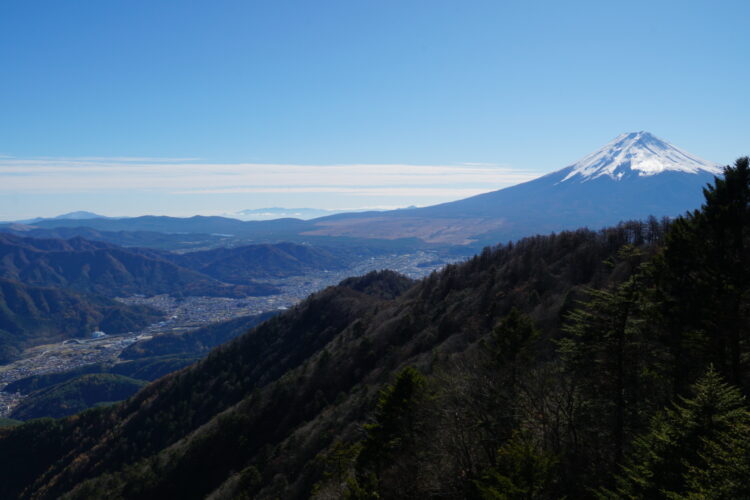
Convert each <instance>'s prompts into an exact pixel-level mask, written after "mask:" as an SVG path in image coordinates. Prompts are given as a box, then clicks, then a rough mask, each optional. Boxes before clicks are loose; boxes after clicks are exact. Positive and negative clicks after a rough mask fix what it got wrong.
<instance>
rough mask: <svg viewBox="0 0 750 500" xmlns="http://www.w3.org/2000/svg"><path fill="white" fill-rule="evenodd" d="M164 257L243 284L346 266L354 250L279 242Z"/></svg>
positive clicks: (216, 276)
mask: <svg viewBox="0 0 750 500" xmlns="http://www.w3.org/2000/svg"><path fill="white" fill-rule="evenodd" d="M164 257H165V258H167V259H169V260H170V261H171V262H175V263H177V264H179V265H181V266H183V267H186V268H188V269H193V270H195V271H198V272H200V273H202V274H205V275H207V276H211V277H213V278H216V279H218V280H220V281H224V282H227V283H240V284H243V283H248V282H252V280H254V279H267V278H279V277H285V276H298V275H303V274H305V273H309V272H311V271H322V270H327V269H329V270H336V269H344V268H345V267H346V266H347V265H348V264H349V263H350V261H351V257H352V254H350V253H349V252H346V251H344V250H343V249H339V250H333V249H328V248H324V247H315V246H311V245H298V244H296V243H276V244H261V245H248V246H241V247H235V248H217V249H213V250H204V251H200V252H190V253H184V254H169V255H164Z"/></svg>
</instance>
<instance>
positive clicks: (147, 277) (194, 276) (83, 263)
mask: <svg viewBox="0 0 750 500" xmlns="http://www.w3.org/2000/svg"><path fill="white" fill-rule="evenodd" d="M163 257H164V256H163V255H162V254H160V253H158V252H154V251H147V250H138V249H125V248H121V247H118V246H115V245H111V244H108V243H102V242H92V241H87V240H84V239H83V238H72V239H70V240H56V239H51V240H46V239H35V238H20V237H18V236H13V235H10V234H5V233H0V277H2V278H6V279H11V280H15V281H20V282H22V283H25V284H28V285H35V286H45V287H59V288H66V289H70V290H76V291H78V292H82V293H89V294H97V295H103V296H106V297H122V296H126V295H132V294H138V293H140V294H146V295H154V294H161V293H179V294H181V295H210V296H220V297H243V296H247V295H270V294H273V293H276V292H277V291H278V290H277V289H276V288H274V287H272V286H270V285H265V284H259V283H254V282H250V281H245V282H243V284H242V285H228V284H226V283H223V282H221V281H218V280H216V279H214V278H211V277H209V276H206V275H204V274H200V273H198V272H196V271H193V270H189V269H185V268H184V267H180V266H178V265H175V264H174V263H172V262H168V261H167V260H165V259H164V258H163Z"/></svg>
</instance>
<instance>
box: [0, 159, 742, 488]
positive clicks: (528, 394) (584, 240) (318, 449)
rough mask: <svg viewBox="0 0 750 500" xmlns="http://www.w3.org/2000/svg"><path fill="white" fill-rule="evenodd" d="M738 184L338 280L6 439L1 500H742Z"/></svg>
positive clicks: (731, 179) (1, 437)
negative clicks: (397, 272)
mask: <svg viewBox="0 0 750 500" xmlns="http://www.w3.org/2000/svg"><path fill="white" fill-rule="evenodd" d="M742 168H744V167H742V165H741V162H738V166H737V169H738V170H741V169H742ZM739 177H742V176H739ZM741 184H742V183H741V182H738V181H737V180H736V176H735V174H733V173H731V169H730V170H728V171H727V185H721V184H718V183H717V185H716V186H713V187H712V188H709V189H707V193H706V197H707V204H706V206H704V207H703V208H702V209H701V211H698V212H696V213H693V214H689V215H688V216H686V217H685V218H682V219H679V220H677V221H675V222H674V223H673V224H671V225H670V224H667V223H666V222H665V221H662V222H657V221H655V220H653V219H652V220H650V221H648V222H646V223H636V222H631V223H625V224H622V225H620V226H618V227H616V228H612V229H608V230H604V231H601V232H598V233H594V232H591V231H586V230H580V231H575V232H566V233H561V234H557V235H552V236H547V237H534V238H527V239H525V240H522V241H520V242H518V243H514V244H509V245H502V246H498V247H495V248H488V249H486V250H485V251H483V252H482V253H481V254H480V255H478V256H476V257H474V258H473V259H470V260H469V261H467V262H465V263H462V264H454V265H449V266H447V267H446V268H445V269H444V270H443V271H441V272H436V273H433V274H432V275H430V276H429V277H428V278H426V279H424V280H422V281H421V282H419V283H416V284H414V285H413V286H409V284H408V282H407V281H406V280H403V279H400V278H399V277H397V276H394V275H392V274H389V273H376V274H374V275H371V276H367V277H364V278H359V279H355V280H346V281H345V282H342V284H341V285H340V286H338V287H331V288H329V289H327V290H325V291H323V292H320V293H318V294H315V295H313V296H311V297H310V298H309V299H307V300H306V301H305V302H303V303H301V304H299V305H298V306H296V307H294V308H292V309H291V310H289V311H287V312H285V313H283V314H280V315H279V316H276V317H274V318H272V319H270V320H269V321H266V322H265V323H263V324H261V325H259V326H257V327H256V328H254V329H253V330H252V331H251V332H249V333H247V334H246V335H243V336H241V337H239V338H237V339H235V340H234V341H232V342H230V343H229V344H228V345H225V346H222V347H220V348H219V349H217V350H214V351H212V352H211V353H210V354H209V355H208V356H207V357H206V358H205V359H204V360H202V361H200V362H198V363H196V364H195V365H193V366H191V367H189V368H187V369H185V370H182V371H180V372H178V373H176V374H173V375H171V376H167V377H165V378H163V379H161V380H159V381H157V382H156V383H154V384H152V385H150V386H148V387H146V388H145V389H144V390H142V391H140V392H139V393H138V394H137V395H135V396H134V397H132V398H131V399H129V400H127V401H126V402H124V403H120V404H118V405H115V406H113V407H108V408H104V409H94V410H89V411H88V412H84V413H82V414H80V415H78V416H76V417H72V418H69V419H63V420H60V421H59V422H52V423H50V422H43V425H42V424H36V423H34V422H32V423H29V424H26V425H22V426H20V427H19V428H14V429H10V430H8V429H6V430H2V431H0V455H7V456H14V457H18V458H16V460H15V462H14V464H13V465H12V467H11V468H9V469H8V470H4V469H2V468H0V488H1V489H0V496H6V497H9V498H14V497H18V496H21V497H24V496H28V497H31V496H33V497H34V498H42V499H43V498H57V497H60V496H62V495H66V496H67V498H97V497H104V496H106V497H108V498H112V499H115V498H138V499H141V498H205V497H207V496H211V498H215V499H223V498H259V499H271V498H290V499H294V498H310V497H313V498H318V499H324V498H326V499H327V498H352V499H354V498H447V499H463V498H470V499H478V498H485V499H486V498H492V499H498V498H513V499H515V498H524V499H525V498H535V499H536V498H576V499H579V498H582V499H586V498H592V497H595V496H597V495H600V496H605V497H606V496H608V495H609V496H622V497H631V498H659V497H665V496H667V497H670V496H668V495H667V493H668V492H671V498H681V497H687V498H701V497H708V498H743V497H747V496H748V492H747V491H746V490H745V489H744V488H746V481H743V479H744V478H746V477H747V474H748V470H749V468H748V463H749V462H750V461H749V460H748V444H747V443H748V441H749V440H748V429H749V428H750V426H749V425H748V416H747V414H748V411H747V408H746V406H745V402H744V400H743V399H742V397H741V396H740V393H741V392H740V391H747V390H748V387H747V385H746V382H745V381H746V380H747V376H748V373H747V366H746V365H745V360H746V358H747V340H748V339H747V338H746V334H747V332H746V331H745V329H746V327H747V318H746V316H745V315H746V314H747V311H748V303H747V283H746V282H744V281H742V279H744V278H742V276H744V275H745V273H746V272H747V268H746V267H743V266H746V265H747V263H746V262H745V261H744V260H743V259H745V256H744V255H740V254H739V253H736V252H735V253H731V252H730V254H729V255H727V256H724V255H723V254H722V251H721V246H722V245H725V246H726V245H727V244H731V245H739V244H738V243H737V241H739V240H738V238H739V239H742V241H743V243H742V245H745V243H746V242H745V240H744V238H745V236H744V235H745V233H746V227H745V226H744V224H746V222H745V221H744V219H742V218H741V217H739V216H729V215H727V213H729V214H732V213H735V214H736V213H742V207H744V206H746V205H745V204H743V203H745V202H742V203H735V201H733V200H736V199H737V196H739V199H742V196H743V195H742V193H743V192H744V191H743V190H742V189H740V190H739V194H737V195H735V194H732V195H731V196H729V195H727V196H725V195H724V194H721V193H725V192H730V193H732V192H733V189H734V187H732V186H737V185H741ZM714 192H715V193H716V194H712V193H714ZM717 200H718V201H717ZM717 206H725V207H729V208H727V209H726V210H725V209H721V210H718V211H716V210H717V209H716V207H717ZM732 207H735V208H736V210H735V209H733V208H732ZM737 207H739V208H737ZM709 220H710V221H712V222H711V224H716V225H717V226H719V227H717V228H711V227H709V226H708V225H707V224H708V222H706V221H709ZM738 220H740V222H739V223H738V222H737V221H738ZM738 224H739V225H738ZM722 228H723V229H722ZM731 235H734V236H731ZM737 235H740V236H741V238H740V237H739V236H737ZM730 236H731V237H730ZM722 241H723V242H724V243H719V242H722ZM727 242H728V243H727ZM737 248H740V247H739V246H738V247H737ZM742 248H746V247H742ZM706 256H713V257H711V259H710V260H712V262H709V258H708V257H706ZM702 266H703V267H702ZM732 266H734V268H735V269H736V272H737V276H729V271H728V270H729V269H730V267H732ZM740 268H742V269H740ZM741 278H742V279H741ZM717 297H718V298H717ZM717 301H721V302H722V303H721V304H718V303H717ZM717 311H718V312H717ZM735 327H737V328H735ZM737 339H739V341H738V342H737ZM737 354H739V360H740V362H739V364H737V362H736V357H737ZM711 363H714V364H715V366H716V370H715V372H709V373H708V375H706V376H705V377H704V378H701V376H702V375H703V374H704V373H705V372H706V370H707V367H708V366H709V365H710V364H711ZM409 367H413V368H409ZM720 376H721V377H723V379H724V380H727V381H728V382H729V384H728V383H726V382H724V381H722V379H721V378H720ZM699 378H700V381H698V379H699ZM696 381H698V382H696ZM730 384H732V385H730ZM691 387H694V388H695V391H696V392H695V393H692V394H691V393H688V392H687V391H688V390H689V389H690V388H691ZM672 401H676V402H677V403H676V404H672V403H671V402H672ZM664 408H668V409H666V410H664ZM655 415H656V416H655ZM30 426H35V427H34V431H35V433H36V434H35V435H34V436H29V432H30V431H29V429H30V428H31V427H30ZM638 436H641V437H638ZM623 464H626V465H625V468H624V469H623V468H622V465H623Z"/></svg>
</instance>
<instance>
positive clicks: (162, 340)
mask: <svg viewBox="0 0 750 500" xmlns="http://www.w3.org/2000/svg"><path fill="white" fill-rule="evenodd" d="M276 314H278V311H273V312H267V313H263V314H257V315H253V316H242V317H239V318H234V319H230V320H228V321H220V322H218V323H213V324H211V325H208V326H204V327H202V328H198V329H196V330H191V331H189V332H185V333H165V334H162V335H158V336H156V337H153V338H151V339H149V340H143V341H140V342H136V343H134V344H132V345H130V346H128V347H126V348H125V349H124V350H123V351H122V353H121V354H120V358H122V359H142V358H152V357H154V356H175V355H180V356H194V357H197V356H202V355H205V354H207V353H208V351H210V350H211V349H213V348H214V347H216V346H219V345H221V344H224V343H225V342H228V341H230V340H232V339H233V338H235V337H238V336H240V335H242V334H243V333H245V332H247V331H248V330H250V329H251V328H253V327H255V326H256V325H258V324H260V323H262V322H264V321H266V320H267V319H269V318H272V317H273V316H275V315H276ZM149 380H151V379H149Z"/></svg>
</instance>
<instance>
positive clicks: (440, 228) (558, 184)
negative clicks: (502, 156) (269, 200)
mask: <svg viewBox="0 0 750 500" xmlns="http://www.w3.org/2000/svg"><path fill="white" fill-rule="evenodd" d="M721 172H722V170H721V168H720V167H719V166H718V165H716V164H714V163H711V162H707V161H705V160H702V159H700V158H697V157H696V156H694V155H691V154H690V153H687V152H685V151H683V150H681V149H679V148H677V147H675V146H673V145H671V144H669V143H667V142H666V141H663V140H661V139H659V138H657V137H655V136H653V135H651V134H650V133H648V132H634V133H629V134H622V135H620V136H618V137H617V138H615V139H614V140H613V141H611V142H610V143H608V144H607V145H605V146H604V147H603V148H601V149H600V150H598V151H595V152H594V153H591V154H589V155H587V156H586V157H584V158H583V159H581V160H580V161H578V162H576V163H574V164H572V165H569V166H567V167H565V168H563V169H561V170H558V171H555V172H552V173H550V174H547V175H545V176H543V177H540V178H538V179H534V180H532V181H529V182H525V183H523V184H518V185H516V186H512V187H508V188H505V189H501V190H498V191H493V192H490V193H485V194H480V195H477V196H473V197H471V198H466V199H463V200H459V201H454V202H450V203H443V204H440V205H434V206H430V207H424V208H415V209H407V210H397V211H391V212H380V213H369V214H342V215H335V216H331V217H327V218H324V219H317V220H316V221H314V225H315V228H313V229H312V230H309V231H307V232H306V233H305V234H308V235H321V236H323V235H326V236H334V235H335V236H349V237H372V238H376V237H380V238H398V237H405V236H416V237H418V238H420V239H422V240H424V241H428V242H433V243H453V244H456V243H462V244H467V243H471V242H476V243H480V244H491V243H496V242H498V241H508V240H514V239H518V238H521V237H523V236H528V235H533V234H540V233H541V234H545V233H550V232H554V231H560V230H564V229H574V228H577V227H590V228H600V227H604V226H607V225H612V224H616V223H618V222H620V221H624V220H632V219H645V218H647V217H649V216H656V217H663V216H669V217H672V216H677V215H680V214H682V213H684V212H686V211H687V210H691V209H695V208H698V207H699V206H700V204H701V201H702V187H703V186H705V185H706V184H707V183H708V182H710V181H712V180H713V177H714V176H716V175H721Z"/></svg>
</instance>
